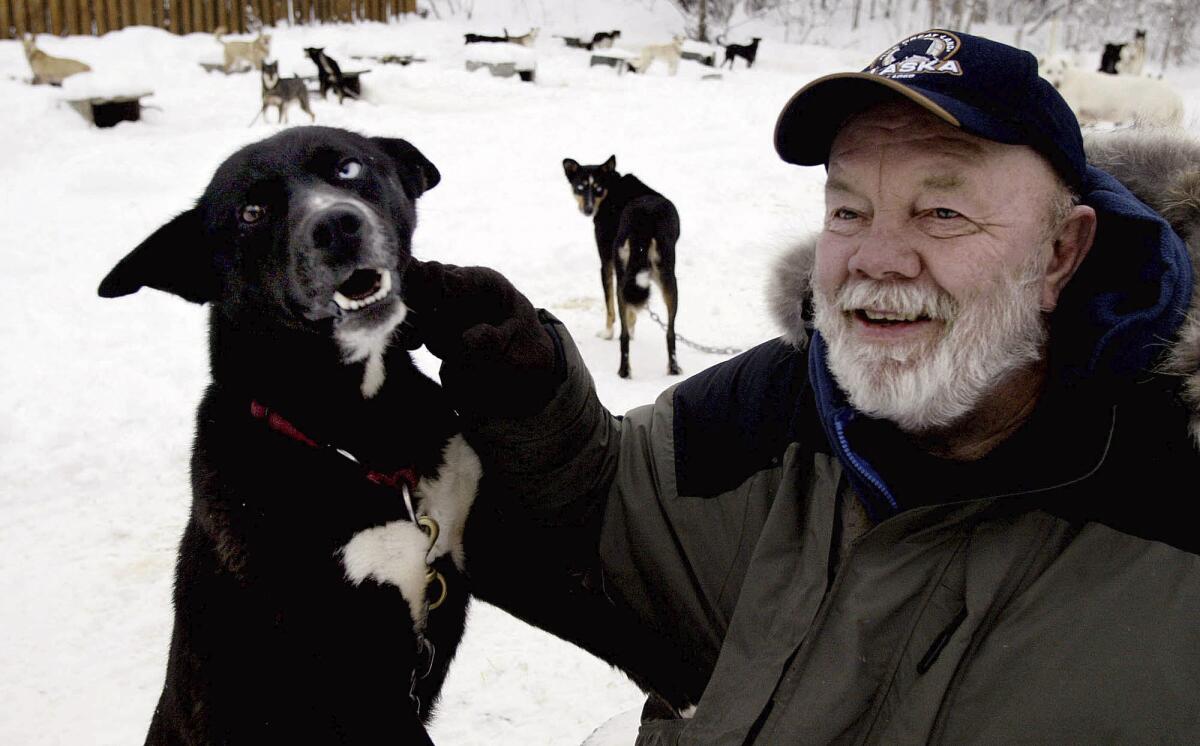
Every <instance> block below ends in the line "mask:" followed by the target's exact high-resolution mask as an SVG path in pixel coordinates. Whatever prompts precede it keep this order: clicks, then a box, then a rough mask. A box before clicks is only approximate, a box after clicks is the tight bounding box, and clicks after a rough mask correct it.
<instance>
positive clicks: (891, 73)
mask: <svg viewBox="0 0 1200 746" xmlns="http://www.w3.org/2000/svg"><path fill="white" fill-rule="evenodd" d="M961 46H962V42H961V41H959V39H958V37H957V36H955V35H954V34H952V33H950V32H949V31H925V32H923V33H920V34H915V35H913V36H910V37H908V38H907V39H905V40H904V41H902V42H900V43H899V44H897V45H895V46H894V47H892V48H890V49H888V50H887V51H886V52H884V53H883V54H881V55H879V56H878V57H876V58H875V61H874V62H872V63H871V65H870V66H869V67H868V68H867V69H866V70H864V71H863V72H867V73H870V74H872V75H882V76H883V77H885V78H915V77H916V76H917V75H923V74H934V75H939V74H941V75H962V74H963V71H962V66H961V65H959V64H958V60H955V59H951V58H952V57H954V55H955V54H957V53H958V50H959V47H961Z"/></svg>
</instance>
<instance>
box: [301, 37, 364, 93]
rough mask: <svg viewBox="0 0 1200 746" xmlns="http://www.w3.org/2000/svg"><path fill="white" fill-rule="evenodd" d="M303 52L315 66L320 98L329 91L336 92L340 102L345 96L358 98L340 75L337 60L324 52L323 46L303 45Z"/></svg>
mask: <svg viewBox="0 0 1200 746" xmlns="http://www.w3.org/2000/svg"><path fill="white" fill-rule="evenodd" d="M304 53H305V54H307V55H308V58H309V59H310V60H312V61H313V64H314V65H316V66H317V79H318V80H319V81H320V85H321V98H325V95H326V94H327V93H329V91H333V92H334V93H336V94H337V97H338V103H339V104H340V103H342V101H344V100H345V99H346V97H347V96H349V97H350V98H358V94H356V93H355V92H354V91H352V90H350V88H349V87H348V86H347V85H346V78H345V77H344V76H343V75H342V68H341V66H340V65H338V63H337V61H336V60H334V59H333V58H332V57H330V56H329V55H327V54H325V48H324V47H305V48H304Z"/></svg>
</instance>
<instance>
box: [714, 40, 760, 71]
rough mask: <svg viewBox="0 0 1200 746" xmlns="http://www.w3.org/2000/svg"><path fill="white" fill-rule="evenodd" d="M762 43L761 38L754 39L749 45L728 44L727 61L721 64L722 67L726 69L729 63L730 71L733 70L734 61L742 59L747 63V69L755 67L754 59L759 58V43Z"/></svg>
mask: <svg viewBox="0 0 1200 746" xmlns="http://www.w3.org/2000/svg"><path fill="white" fill-rule="evenodd" d="M760 41H762V39H761V38H759V37H757V36H756V37H754V38H753V39H751V40H750V43H749V44H726V45H725V59H724V61H722V62H721V67H725V65H726V64H727V63H728V65H729V69H730V70H733V61H734V60H736V59H737V58H738V57H741V58H742V59H744V60H745V61H746V67H747V68H750V67H754V59H755V58H756V57H758V43H759V42H760Z"/></svg>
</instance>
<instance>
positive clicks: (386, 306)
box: [99, 127, 481, 746]
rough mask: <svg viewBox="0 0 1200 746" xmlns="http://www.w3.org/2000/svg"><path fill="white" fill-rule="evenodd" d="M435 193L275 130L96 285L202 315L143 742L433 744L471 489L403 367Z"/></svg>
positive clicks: (417, 381) (378, 151)
mask: <svg viewBox="0 0 1200 746" xmlns="http://www.w3.org/2000/svg"><path fill="white" fill-rule="evenodd" d="M439 179H440V176H439V174H438V171H437V169H436V168H435V167H434V165H433V164H432V163H430V162H429V161H428V160H427V159H426V158H425V157H424V156H423V155H422V154H421V153H420V152H419V151H418V150H417V149H416V148H415V147H413V146H412V145H411V144H410V143H408V142H406V141H404V140H399V139H390V138H366V137H361V136H359V135H355V134H352V133H350V132H346V131H344V130H338V129H333V128H329V127H297V128H294V129H288V130H284V131H283V132H280V133H279V134H277V135H275V136H273V137H271V138H268V139H266V140H263V141H261V142H258V143H254V144H252V145H249V146H247V147H245V148H243V149H242V150H240V151H238V152H237V153H235V154H234V155H233V156H231V157H230V158H229V159H228V160H226V161H225V162H224V163H223V164H222V165H221V166H220V167H219V168H218V169H217V171H216V173H215V175H214V176H213V178H212V181H211V182H210V183H209V185H208V187H207V188H206V189H205V191H204V194H203V195H202V196H201V197H200V199H199V200H198V201H197V202H196V204H195V206H194V207H192V208H191V209H189V210H187V211H185V212H183V213H182V214H180V215H179V216H177V217H175V218H174V219H172V220H171V221H169V222H168V223H166V224H165V225H163V226H162V227H161V228H159V229H158V230H157V231H155V232H154V233H153V234H152V235H151V236H150V237H149V238H147V239H146V240H145V241H143V242H142V243H141V245H139V246H138V247H137V248H135V249H134V250H133V251H132V252H131V253H130V254H129V255H128V256H126V257H125V258H124V259H122V260H121V261H120V262H118V263H117V265H116V266H115V267H114V268H113V270H112V271H111V272H110V273H109V274H108V276H107V277H105V278H104V280H103V282H102V283H101V284H100V289H99V292H100V295H101V296H102V297H105V298H115V297H118V296H124V295H129V294H131V293H134V292H136V291H137V290H139V289H140V288H142V287H151V288H155V289H158V290H162V291H165V292H168V293H172V294H175V295H178V296H180V297H182V298H184V299H185V300H188V301H192V302H195V303H206V304H209V305H210V306H211V309H212V310H211V314H210V316H209V319H210V321H209V324H210V334H209V341H210V344H209V352H210V371H211V375H212V384H211V385H210V386H209V387H208V388H207V390H206V392H205V394H204V396H203V399H202V400H201V402H200V407H199V411H198V412H197V427H196V430H195V440H194V444H193V450H192V508H191V514H190V520H189V522H188V524H187V527H186V529H185V530H184V534H183V539H182V542H181V544H180V548H179V561H178V563H177V565H176V583H175V595H174V598H175V624H174V634H173V635H172V638H171V649H170V655H169V657H168V660H167V671H166V680H165V683H164V686H163V690H162V696H161V698H160V699H159V702H158V706H157V708H156V709H155V711H154V716H153V720H152V722H151V725H150V729H149V734H148V736H147V738H146V743H147V744H151V745H152V746H164V745H165V744H183V743H189V744H217V743H229V744H234V743H237V744H282V743H294V744H299V743H320V744H380V743H402V744H412V745H414V746H419V745H422V744H424V745H425V746H430V744H431V742H430V740H429V736H428V734H427V733H426V731H425V727H424V723H425V722H427V721H428V719H429V716H430V710H431V706H432V704H433V702H434V700H435V698H436V697H437V695H438V693H439V691H440V689H441V686H442V682H443V680H444V679H445V675H446V670H447V668H448V666H449V664H450V661H451V659H452V658H453V657H454V654H455V651H456V649H457V647H458V643H459V641H460V639H461V637H462V633H463V627H464V624H465V617H466V609H467V603H468V591H467V587H466V580H465V575H464V574H463V563H464V562H465V555H464V554H463V550H462V545H461V541H462V536H463V531H464V527H465V522H466V520H467V518H468V515H469V513H470V509H471V506H472V504H473V502H474V499H475V493H476V490H477V487H478V483H479V479H480V476H481V466H480V463H479V459H478V457H477V456H476V455H475V453H474V452H473V451H472V450H471V447H470V446H469V445H467V443H466V441H465V440H464V439H463V437H462V436H461V435H460V434H459V430H460V426H459V423H458V419H457V416H456V415H455V413H454V411H453V409H452V407H451V406H450V403H449V402H448V401H447V400H446V398H445V396H444V394H443V393H442V390H441V387H440V386H438V385H437V384H436V383H434V382H433V381H432V380H430V379H429V378H428V377H426V376H425V375H424V374H423V373H421V372H420V371H419V370H418V369H417V368H416V366H415V365H414V364H413V362H412V359H411V357H410V355H409V353H408V349H406V347H407V348H412V347H415V345H414V344H410V343H408V342H406V341H405V339H406V337H405V334H406V333H407V332H406V327H405V316H406V314H407V307H406V305H405V302H404V298H405V289H404V287H403V286H402V279H401V278H402V276H403V274H404V272H405V270H406V268H407V267H408V266H409V264H410V263H411V262H412V261H413V260H412V252H411V246H412V234H413V229H414V227H415V225H416V217H417V215H416V207H415V205H416V201H417V199H418V198H419V197H420V196H421V195H422V194H424V193H425V192H426V191H427V190H429V189H432V188H433V187H434V186H436V185H437V183H438V181H439Z"/></svg>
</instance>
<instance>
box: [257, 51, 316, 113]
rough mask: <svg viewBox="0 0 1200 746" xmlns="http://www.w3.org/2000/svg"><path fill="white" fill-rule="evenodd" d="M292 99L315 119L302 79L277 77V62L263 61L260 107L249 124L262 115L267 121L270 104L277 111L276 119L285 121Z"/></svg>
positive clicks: (295, 76)
mask: <svg viewBox="0 0 1200 746" xmlns="http://www.w3.org/2000/svg"><path fill="white" fill-rule="evenodd" d="M293 101H295V102H296V103H297V104H299V105H300V108H301V109H303V110H304V113H306V114H308V117H309V119H310V120H311V121H313V122H315V121H317V115H316V114H313V112H312V108H310V107H309V105H308V86H306V85H305V84H304V81H303V80H301V79H300V77H299V76H297V75H294V76H292V77H290V78H281V77H279V63H278V62H264V63H263V66H262V109H260V110H259V112H258V115H257V116H255V117H254V119H253V120H252V121H251V122H250V124H254V122H257V121H258V117H262V119H263V121H264V122H265V121H267V109H268V108H270V107H272V106H274V107H275V108H276V109H277V110H278V112H279V115H278V117H276V121H277V122H279V123H285V122H287V106H288V104H289V103H291V102H293Z"/></svg>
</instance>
